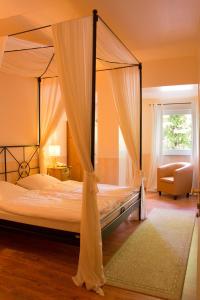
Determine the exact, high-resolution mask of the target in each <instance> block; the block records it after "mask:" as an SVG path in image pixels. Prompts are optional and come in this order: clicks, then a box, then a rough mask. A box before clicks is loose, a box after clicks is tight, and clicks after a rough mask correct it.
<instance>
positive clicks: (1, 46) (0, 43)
mask: <svg viewBox="0 0 200 300" xmlns="http://www.w3.org/2000/svg"><path fill="white" fill-rule="evenodd" d="M7 38H8V37H7V36H1V37H0V66H1V64H2V61H3V55H4V51H5V47H6V42H7Z"/></svg>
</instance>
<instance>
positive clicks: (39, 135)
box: [38, 77, 41, 145]
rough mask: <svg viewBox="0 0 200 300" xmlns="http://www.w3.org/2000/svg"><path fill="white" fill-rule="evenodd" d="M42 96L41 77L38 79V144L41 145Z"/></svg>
mask: <svg viewBox="0 0 200 300" xmlns="http://www.w3.org/2000/svg"><path fill="white" fill-rule="evenodd" d="M40 94H41V77H38V144H39V145H40V138H41V124H40V119H41V116H40V109H41V103H40V96H41V95H40Z"/></svg>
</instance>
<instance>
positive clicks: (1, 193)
mask: <svg viewBox="0 0 200 300" xmlns="http://www.w3.org/2000/svg"><path fill="white" fill-rule="evenodd" d="M24 193H27V190H26V189H24V188H22V187H20V186H17V185H16V184H13V183H10V182H6V181H0V198H1V200H6V199H8V198H10V197H17V196H21V195H23V194H24Z"/></svg>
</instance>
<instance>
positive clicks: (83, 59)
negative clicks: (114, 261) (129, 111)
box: [53, 17, 104, 294]
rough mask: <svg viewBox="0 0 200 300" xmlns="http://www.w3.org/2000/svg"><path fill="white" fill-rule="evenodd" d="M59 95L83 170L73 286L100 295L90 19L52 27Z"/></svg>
mask: <svg viewBox="0 0 200 300" xmlns="http://www.w3.org/2000/svg"><path fill="white" fill-rule="evenodd" d="M53 35H54V45H55V53H56V59H57V65H58V72H59V79H60V82H61V90H62V96H63V100H64V105H65V109H66V113H67V118H68V122H69V126H70V129H71V133H72V137H73V140H74V144H75V146H76V150H77V153H78V155H79V159H80V161H81V164H82V166H83V169H84V183H83V199H82V216H81V231H80V233H81V236H80V254H79V265H78V272H77V274H76V276H75V277H73V280H74V282H75V284H77V285H78V286H81V285H83V284H85V285H86V288H87V289H89V290H95V291H96V292H97V293H99V294H103V291H102V290H101V288H100V287H101V286H102V285H103V284H104V274H103V264H102V242H101V228H100V221H99V212H98V208H97V200H96V192H97V185H96V179H95V174H94V170H93V167H92V163H91V159H90V133H91V101H92V89H91V82H92V17H87V18H82V19H79V20H73V21H68V22H64V23H60V24H57V25H54V26H53Z"/></svg>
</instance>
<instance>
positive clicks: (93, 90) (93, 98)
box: [91, 9, 98, 168]
mask: <svg viewBox="0 0 200 300" xmlns="http://www.w3.org/2000/svg"><path fill="white" fill-rule="evenodd" d="M97 21H98V15H97V10H95V9H94V10H93V40H92V43H93V44H92V111H91V114H92V115H91V162H92V165H93V168H95V106H96V99H95V98H96V97H95V93H96V44H97V43H96V42H97Z"/></svg>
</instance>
